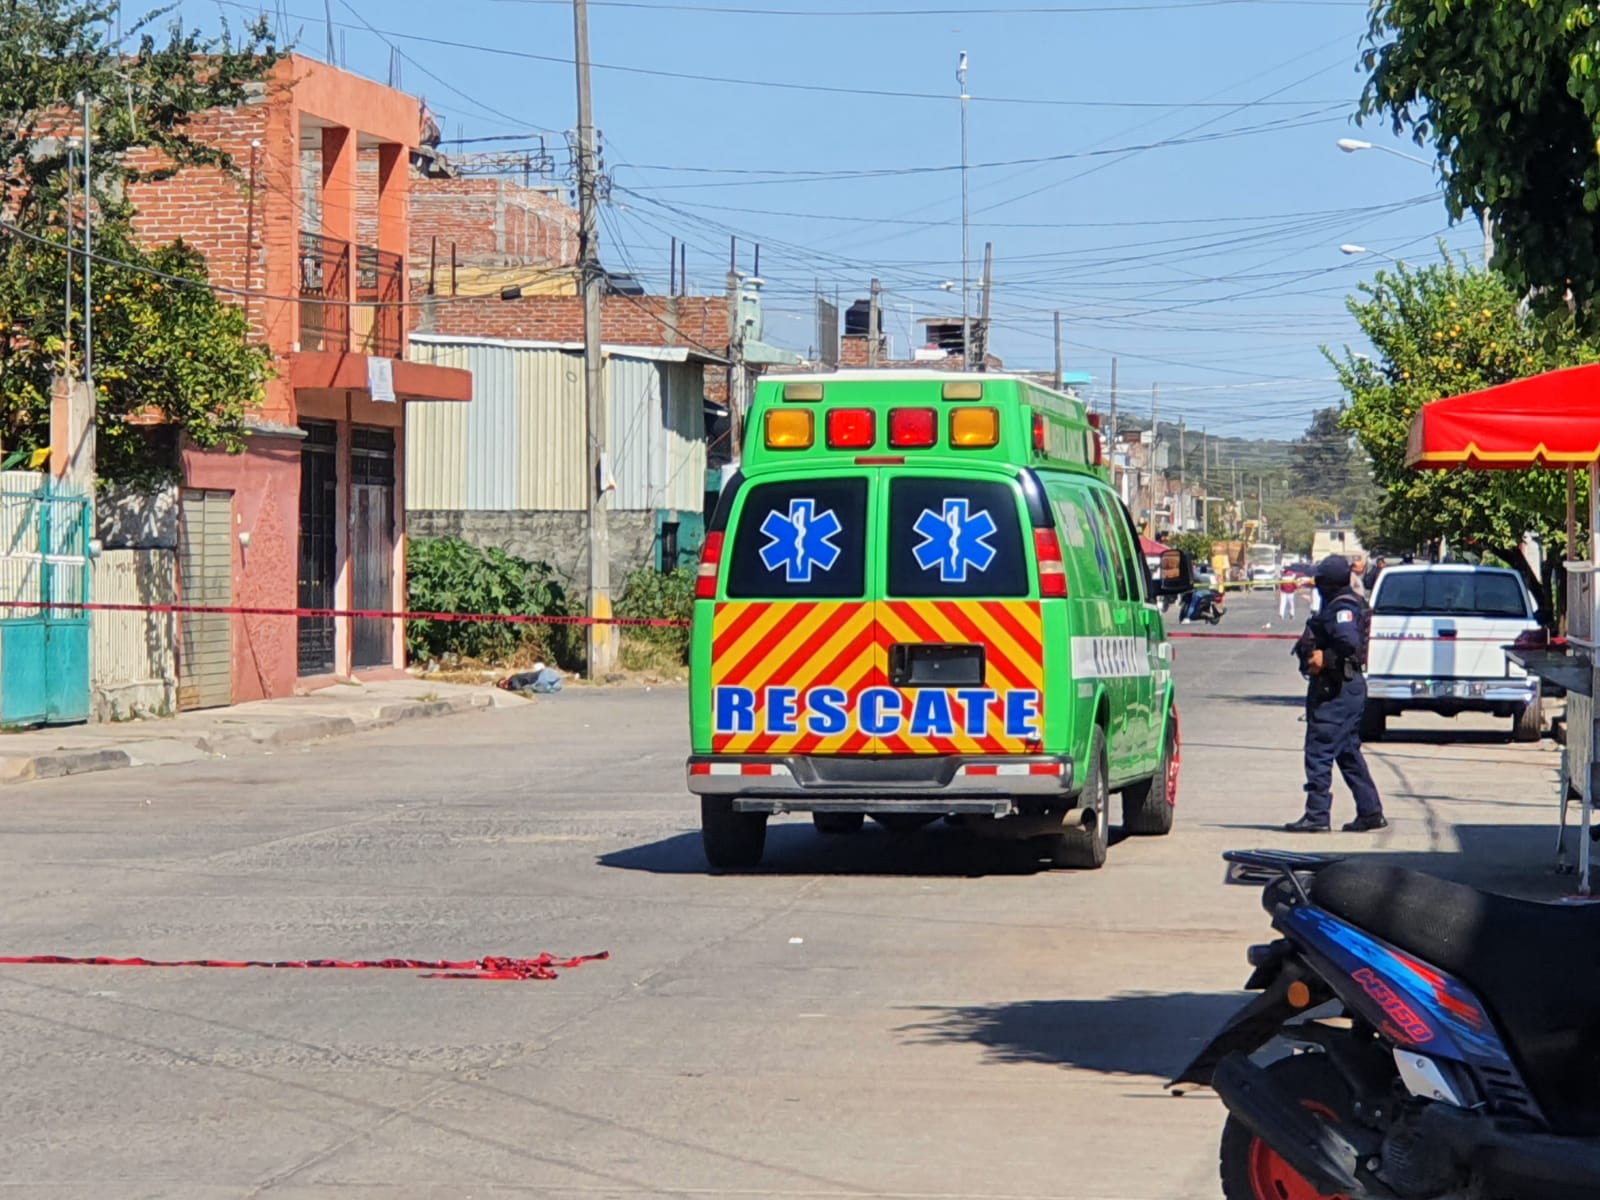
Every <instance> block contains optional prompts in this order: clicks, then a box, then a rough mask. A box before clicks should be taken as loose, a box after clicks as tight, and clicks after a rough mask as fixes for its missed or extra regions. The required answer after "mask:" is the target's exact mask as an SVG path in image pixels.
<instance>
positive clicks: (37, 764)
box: [0, 694, 505, 787]
mask: <svg viewBox="0 0 1600 1200" xmlns="http://www.w3.org/2000/svg"><path fill="white" fill-rule="evenodd" d="M499 699H500V698H499V697H497V696H489V695H477V694H472V695H466V696H450V697H447V698H445V699H441V700H399V701H391V702H389V703H387V704H380V705H378V706H376V707H374V708H373V709H371V710H370V715H363V716H360V717H345V716H339V717H335V716H327V717H299V718H296V719H293V720H287V721H284V722H282V723H267V722H262V723H259V724H255V725H250V724H243V723H236V724H235V725H234V727H233V728H226V729H222V730H215V731H212V732H209V733H202V734H198V735H195V736H193V737H168V738H160V737H157V738H140V739H137V740H132V741H129V742H128V743H127V744H126V746H125V747H116V746H112V747H97V748H87V747H85V748H81V749H80V748H71V749H69V748H62V749H58V750H52V751H47V752H45V753H41V754H11V755H7V754H0V787H3V786H4V785H6V784H13V783H31V782H33V781H35V780H39V779H59V778H62V777H63V776H67V775H87V774H92V773H96V772H100V771H116V770H121V769H123V768H125V767H143V766H171V765H176V764H181V763H185V762H200V761H202V760H205V759H209V758H229V757H234V756H241V755H244V754H249V753H251V752H255V753H263V752H271V751H272V750H278V749H283V748H285V747H288V746H300V745H305V744H307V743H310V742H320V741H327V740H329V739H332V738H338V737H347V736H349V735H350V734H354V733H361V732H363V731H364V730H369V729H384V728H387V727H388V726H391V725H398V724H400V723H402V722H404V721H419V720H425V719H428V718H431V717H448V716H454V715H456V714H458V713H466V712H479V711H484V712H487V711H490V710H492V709H495V708H500V707H505V706H503V705H502V704H500V703H499Z"/></svg>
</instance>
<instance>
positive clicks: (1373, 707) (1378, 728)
mask: <svg viewBox="0 0 1600 1200" xmlns="http://www.w3.org/2000/svg"><path fill="white" fill-rule="evenodd" d="M1388 730H1389V714H1388V713H1386V712H1384V710H1383V705H1381V704H1374V703H1372V701H1370V700H1369V701H1367V704H1366V707H1364V708H1363V709H1362V710H1361V740H1362V741H1363V742H1381V741H1382V740H1383V735H1384V734H1385V733H1387V732H1388Z"/></svg>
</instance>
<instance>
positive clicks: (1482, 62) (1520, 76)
mask: <svg viewBox="0 0 1600 1200" xmlns="http://www.w3.org/2000/svg"><path fill="white" fill-rule="evenodd" d="M1370 20H1371V25H1370V30H1369V45H1368V49H1367V51H1366V53H1365V55H1364V58H1363V65H1364V66H1365V68H1366V69H1367V70H1368V71H1369V72H1370V76H1369V79H1368V82H1367V88H1366V93H1365V96H1364V98H1363V102H1362V112H1363V115H1364V116H1369V117H1381V118H1386V119H1387V120H1388V121H1389V122H1390V124H1391V125H1392V126H1393V128H1394V130H1395V131H1396V132H1397V133H1408V134H1410V135H1411V136H1412V138H1413V139H1414V140H1415V141H1416V143H1417V144H1418V145H1419V146H1427V147H1431V148H1432V149H1433V150H1435V151H1436V152H1437V153H1438V155H1439V160H1440V163H1439V165H1440V177H1441V180H1442V183H1443V187H1444V195H1445V201H1446V203H1447V205H1448V206H1449V209H1450V213H1451V215H1452V216H1453V217H1461V216H1463V215H1465V214H1467V213H1480V214H1481V213H1490V214H1492V215H1493V219H1494V228H1495V236H1496V240H1497V242H1498V245H1497V248H1496V252H1495V258H1494V265H1495V266H1496V267H1497V268H1499V269H1500V270H1501V271H1503V272H1504V275H1505V283H1506V286H1507V289H1508V290H1509V291H1510V292H1511V293H1513V294H1515V295H1517V296H1522V295H1524V294H1526V293H1527V292H1528V291H1529V290H1530V289H1532V290H1534V291H1535V292H1536V295H1535V297H1534V301H1535V303H1536V304H1539V303H1541V302H1542V303H1543V304H1545V305H1547V306H1549V307H1552V308H1555V309H1562V308H1565V307H1566V305H1565V303H1564V300H1565V298H1566V296H1567V295H1568V291H1569V289H1570V294H1571V296H1572V300H1573V303H1574V305H1575V307H1576V308H1577V309H1578V310H1579V311H1580V312H1582V311H1586V310H1587V309H1588V307H1589V304H1590V301H1591V300H1592V298H1593V295H1594V288H1595V284H1596V281H1597V280H1600V156H1597V155H1596V153H1595V133H1596V130H1597V129H1600V53H1597V51H1596V49H1595V38H1596V34H1597V33H1600V4H1595V3H1592V2H1589V0H1543V2H1540V3H1534V2H1533V0H1517V2H1514V3H1512V2H1496V3H1477V4H1474V3H1448V2H1446V0H1377V2H1376V3H1375V4H1374V5H1373V6H1372V11H1371V18H1370Z"/></svg>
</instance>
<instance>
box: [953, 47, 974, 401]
mask: <svg viewBox="0 0 1600 1200" xmlns="http://www.w3.org/2000/svg"><path fill="white" fill-rule="evenodd" d="M956 83H957V84H958V85H959V86H960V88H961V369H962V370H963V371H970V370H972V318H971V316H970V315H969V314H970V310H971V305H970V303H969V299H968V295H967V292H968V285H969V283H970V278H971V274H972V268H971V259H972V245H971V240H972V239H971V230H970V219H971V214H970V212H969V210H968V198H967V170H968V167H967V101H968V100H970V99H971V97H970V96H968V95H967V52H966V51H965V50H963V51H962V52H961V62H960V64H959V65H958V66H957V67H956Z"/></svg>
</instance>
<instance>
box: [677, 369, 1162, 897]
mask: <svg viewBox="0 0 1600 1200" xmlns="http://www.w3.org/2000/svg"><path fill="white" fill-rule="evenodd" d="M699 570H700V573H699V578H698V581H697V588H696V594H695V605H694V628H693V634H692V650H691V666H690V687H691V700H690V711H691V725H692V730H691V733H692V751H693V752H692V754H691V756H690V758H689V762H688V780H689V788H690V790H691V791H692V792H695V793H697V794H698V795H699V796H700V798H701V799H700V804H701V829H702V837H703V842H704V846H705V853H706V857H707V859H708V860H709V861H710V862H711V863H712V865H714V866H717V867H747V866H753V865H755V864H756V863H757V862H759V861H760V859H761V855H762V852H763V850H764V848H765V843H766V827H767V821H768V818H769V817H771V816H773V815H776V814H780V813H787V812H809V813H811V814H812V819H813V821H814V822H815V824H816V827H817V829H818V830H819V831H821V832H823V833H830V834H843V833H851V832H855V831H857V830H860V829H861V828H862V825H863V823H864V821H865V819H866V818H867V817H871V818H872V819H873V820H874V821H876V822H878V823H879V824H882V825H885V826H887V827H888V828H890V829H892V830H907V829H914V828H917V827H918V826H920V825H923V824H927V823H929V822H931V821H935V820H938V819H939V818H941V817H945V818H949V819H951V820H953V821H958V822H961V823H965V824H969V825H971V826H972V827H973V828H974V829H976V830H977V831H979V832H993V833H1000V834H1002V835H1005V836H1030V837H1046V838H1049V839H1050V840H1049V841H1048V842H1047V843H1044V844H1045V845H1047V846H1048V848H1049V852H1050V854H1051V857H1052V858H1053V860H1054V861H1055V862H1056V863H1058V864H1059V865H1063V866H1071V867H1081V868H1094V867H1099V866H1101V865H1102V864H1103V863H1104V862H1105V858H1106V845H1107V835H1108V833H1109V828H1110V824H1111V806H1110V797H1111V794H1112V793H1120V794H1121V799H1122V814H1121V815H1122V825H1123V828H1124V829H1125V830H1126V831H1127V832H1129V833H1136V834H1164V833H1166V832H1167V831H1168V830H1170V829H1171V828H1172V817H1173V805H1174V803H1175V801H1176V799H1177V780H1178V757H1179V748H1178V711H1177V706H1176V704H1175V703H1174V700H1173V686H1172V669H1171V667H1172V661H1171V653H1170V646H1169V644H1168V642H1167V640H1166V635H1165V631H1164V628H1163V625H1162V619H1161V613H1160V610H1159V607H1158V605H1157V603H1156V601H1157V599H1158V597H1159V596H1161V595H1165V594H1179V593H1181V592H1183V591H1186V590H1188V588H1189V587H1190V582H1189V579H1188V574H1189V568H1188V561H1187V559H1186V558H1184V557H1183V556H1182V555H1179V554H1177V553H1176V552H1174V553H1172V554H1171V555H1169V556H1168V558H1167V560H1166V561H1164V562H1163V566H1162V570H1161V571H1160V572H1158V573H1157V576H1156V577H1155V578H1151V577H1150V576H1149V575H1148V574H1147V568H1146V566H1145V562H1144V559H1143V558H1142V557H1141V556H1140V553H1139V540H1138V536H1137V534H1136V532H1135V529H1134V524H1133V521H1132V519H1131V518H1130V516H1129V514H1128V511H1127V509H1126V508H1125V507H1124V506H1123V504H1122V501H1121V500H1120V499H1119V497H1118V496H1117V493H1116V492H1115V491H1113V490H1112V488H1111V485H1110V482H1109V477H1108V471H1107V469H1106V467H1105V466H1104V464H1103V457H1102V449H1101V442H1100V437H1099V430H1098V426H1097V423H1096V421H1095V419H1094V418H1093V417H1091V416H1090V415H1089V414H1088V413H1087V412H1086V411H1085V409H1084V406H1083V404H1082V403H1081V402H1080V401H1078V400H1077V399H1076V398H1074V397H1072V396H1068V395H1064V394H1062V393H1059V392H1054V391H1050V390H1048V389H1045V388H1041V387H1038V386H1036V385H1035V384H1033V383H1030V382H1028V381H1027V380H1024V379H1020V378H1015V377H1012V376H1006V375H988V374H981V375H980V374H962V375H957V374H951V373H947V372H934V371H842V372H838V373H834V374H827V375H804V376H796V375H790V376H783V377H777V378H769V379H765V380H763V381H761V382H760V383H759V384H758V385H757V389H756V394H755V398H754V402H753V404H752V406H751V409H750V413H749V417H748V420H747V422H746V434H745V444H744V453H743V456H742V462H741V465H740V468H739V471H738V472H737V473H736V474H735V475H734V476H732V477H731V478H730V479H729V481H728V483H727V485H726V487H725V488H724V489H723V492H722V495H721V498H720V501H719V503H718V505H717V509H716V513H715V515H714V517H713V519H712V522H711V524H710V526H709V527H708V530H707V535H706V542H705V548H704V552H703V556H702V560H701V564H700V569H699Z"/></svg>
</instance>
